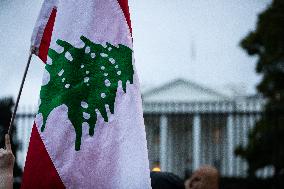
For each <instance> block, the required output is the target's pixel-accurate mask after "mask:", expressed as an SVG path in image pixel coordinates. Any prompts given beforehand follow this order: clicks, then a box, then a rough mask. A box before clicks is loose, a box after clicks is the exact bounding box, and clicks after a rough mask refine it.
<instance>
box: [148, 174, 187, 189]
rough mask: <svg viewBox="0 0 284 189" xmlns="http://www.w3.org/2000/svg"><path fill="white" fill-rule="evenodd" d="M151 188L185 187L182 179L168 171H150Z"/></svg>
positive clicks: (172, 188) (169, 188)
mask: <svg viewBox="0 0 284 189" xmlns="http://www.w3.org/2000/svg"><path fill="white" fill-rule="evenodd" d="M151 186H152V189H185V187H184V183H183V180H182V179H181V178H179V177H178V176H177V175H175V174H173V173H168V172H151Z"/></svg>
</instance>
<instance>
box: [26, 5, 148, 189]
mask: <svg viewBox="0 0 284 189" xmlns="http://www.w3.org/2000/svg"><path fill="white" fill-rule="evenodd" d="M32 46H34V47H35V48H36V50H37V51H36V54H37V55H38V56H39V57H40V58H41V59H42V60H43V61H44V62H45V63H46V65H45V72H44V75H43V81H42V88H41V91H40V103H39V110H38V114H37V116H36V119H35V124H34V126H33V129H32V134H31V138H30V144H29V150H28V154H27V159H26V163H25V169H24V176H23V180H22V188H29V189H33V188H36V189H38V188H40V189H44V188H76V189H78V188H96V189H100V188H102V189H108V188H109V189H112V188H115V189H128V188H129V189H140V188H141V189H142V188H143V189H145V188H151V185H150V173H149V172H150V171H149V161H148V155H147V154H148V153H147V145H146V133H145V127H144V120H143V111H142V101H141V93H140V86H139V81H138V77H137V73H136V70H135V66H134V58H133V46H132V37H131V25H130V17H129V10H128V3H127V0H76V1H73V0H72V1H71V0H45V1H44V3H43V6H42V9H41V12H40V15H39V17H38V20H37V22H36V26H35V28H34V33H33V36H32Z"/></svg>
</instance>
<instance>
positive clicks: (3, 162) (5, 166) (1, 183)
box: [0, 134, 15, 189]
mask: <svg viewBox="0 0 284 189" xmlns="http://www.w3.org/2000/svg"><path fill="white" fill-rule="evenodd" d="M14 163H15V157H14V155H13V152H12V148H11V142H10V136H9V135H8V134H6V135H5V149H3V148H0V189H12V188H13V168H14Z"/></svg>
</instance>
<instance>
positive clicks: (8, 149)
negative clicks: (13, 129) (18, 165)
mask: <svg viewBox="0 0 284 189" xmlns="http://www.w3.org/2000/svg"><path fill="white" fill-rule="evenodd" d="M5 146H6V150H7V151H12V148H11V142H10V135H8V134H6V135H5Z"/></svg>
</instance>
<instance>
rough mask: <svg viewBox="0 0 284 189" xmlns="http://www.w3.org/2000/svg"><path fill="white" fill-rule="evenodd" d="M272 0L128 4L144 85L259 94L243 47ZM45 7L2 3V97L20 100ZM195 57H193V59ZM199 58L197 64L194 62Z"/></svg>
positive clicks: (38, 72) (34, 95)
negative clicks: (177, 81)
mask: <svg viewBox="0 0 284 189" xmlns="http://www.w3.org/2000/svg"><path fill="white" fill-rule="evenodd" d="M269 2H271V0H210V1H209V0H203V1H200V0H176V1H173V0H129V4H130V9H131V17H132V25H133V36H134V50H135V59H136V67H137V70H138V73H139V76H140V81H141V83H142V85H146V86H147V85H148V86H150V85H151V86H154V85H158V84H161V83H164V82H166V81H169V80H171V79H174V78H177V77H183V78H186V79H190V80H193V81H195V82H198V83H201V84H205V85H207V86H209V87H212V88H220V87H221V86H224V85H226V84H228V83H237V84H239V83H242V84H243V85H245V86H246V87H247V89H248V90H247V91H248V92H249V93H253V92H254V88H255V84H256V83H257V82H258V81H259V76H257V75H256V74H255V71H254V68H255V62H256V59H255V58H252V57H248V56H247V55H246V53H245V52H244V51H243V50H242V49H241V48H240V47H239V46H238V44H239V41H240V40H241V39H242V38H243V37H244V36H245V35H246V34H247V33H248V32H249V31H250V30H253V29H254V27H255V24H256V20H257V14H258V13H260V12H261V11H262V10H263V9H264V8H265V7H266V6H267V4H268V3H269ZM41 3H42V1H32V0H2V1H1V2H0V39H1V40H0V57H1V59H0V97H3V96H7V95H14V96H15V95H16V94H17V91H18V88H19V85H20V80H21V77H22V74H23V71H24V67H25V63H26V59H27V56H28V49H29V45H30V36H31V32H32V29H33V26H34V22H35V20H36V17H37V15H38V13H39V9H40V6H41ZM192 54H194V56H193V55H192ZM194 57H195V58H194ZM42 70H43V64H42V63H41V62H40V61H39V60H38V58H37V57H34V58H33V61H32V65H31V68H30V71H29V75H28V78H27V82H26V84H25V88H24V92H23V96H22V100H21V104H35V103H36V101H37V99H38V94H39V89H40V84H41V77H42Z"/></svg>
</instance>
